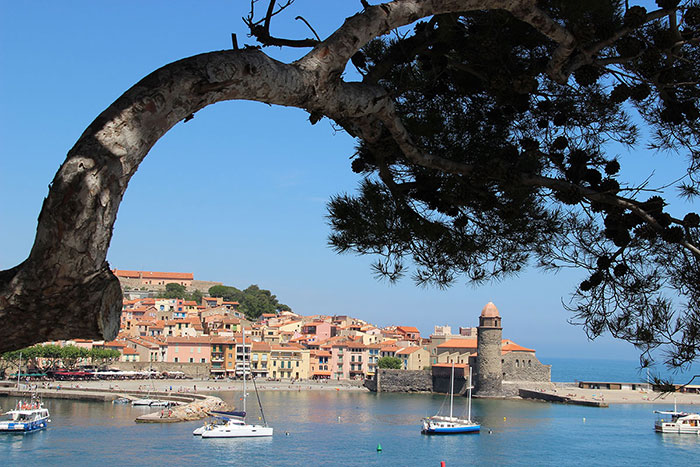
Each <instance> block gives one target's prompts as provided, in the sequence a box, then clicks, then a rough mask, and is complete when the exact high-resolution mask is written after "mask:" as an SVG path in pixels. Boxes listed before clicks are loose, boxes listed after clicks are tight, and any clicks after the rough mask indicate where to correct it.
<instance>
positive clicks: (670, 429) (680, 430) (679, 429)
mask: <svg viewBox="0 0 700 467" xmlns="http://www.w3.org/2000/svg"><path fill="white" fill-rule="evenodd" d="M654 430H656V431H657V432H658V433H676V434H686V435H700V426H687V425H682V424H680V423H657V424H655V425H654Z"/></svg>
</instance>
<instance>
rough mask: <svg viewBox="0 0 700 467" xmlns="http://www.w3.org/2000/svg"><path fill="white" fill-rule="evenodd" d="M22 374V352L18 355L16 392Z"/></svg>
mask: <svg viewBox="0 0 700 467" xmlns="http://www.w3.org/2000/svg"><path fill="white" fill-rule="evenodd" d="M21 374H22V352H20V353H19V365H18V366H17V390H18V391H19V377H20V375H21Z"/></svg>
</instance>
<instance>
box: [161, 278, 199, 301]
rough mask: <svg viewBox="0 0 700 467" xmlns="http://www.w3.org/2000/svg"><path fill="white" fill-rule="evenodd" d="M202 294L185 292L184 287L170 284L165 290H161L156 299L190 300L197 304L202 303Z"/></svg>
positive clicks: (196, 291)
mask: <svg viewBox="0 0 700 467" xmlns="http://www.w3.org/2000/svg"><path fill="white" fill-rule="evenodd" d="M202 296H203V295H202V292H201V291H199V290H195V291H193V292H187V288H186V287H185V286H184V285H180V284H176V283H174V282H173V283H170V284H166V285H165V290H161V291H159V292H158V294H157V298H179V299H182V300H191V301H194V302H197V304H201V303H202Z"/></svg>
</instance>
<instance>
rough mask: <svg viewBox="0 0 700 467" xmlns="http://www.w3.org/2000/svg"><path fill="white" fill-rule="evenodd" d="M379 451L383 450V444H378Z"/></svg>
mask: <svg viewBox="0 0 700 467" xmlns="http://www.w3.org/2000/svg"><path fill="white" fill-rule="evenodd" d="M377 452H382V445H381V444H377Z"/></svg>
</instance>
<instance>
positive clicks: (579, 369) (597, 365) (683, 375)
mask: <svg viewBox="0 0 700 467" xmlns="http://www.w3.org/2000/svg"><path fill="white" fill-rule="evenodd" d="M538 358H539V359H540V361H541V362H542V363H544V364H547V365H552V381H556V382H573V381H619V382H629V383H631V382H644V381H646V380H647V370H646V369H640V367H639V361H637V360H606V359H600V360H598V359H583V358H558V357H538ZM648 374H649V376H651V377H654V375H657V376H661V377H662V378H666V379H669V380H671V381H673V382H674V383H681V384H685V383H687V382H688V381H690V379H691V378H692V377H693V375H700V364H697V363H696V364H695V365H693V366H691V367H689V368H683V369H682V370H681V371H672V370H669V369H668V368H665V367H664V366H663V365H655V366H654V367H651V368H649V373H648ZM693 384H700V377H698V378H696V379H695V381H694V382H693Z"/></svg>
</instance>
